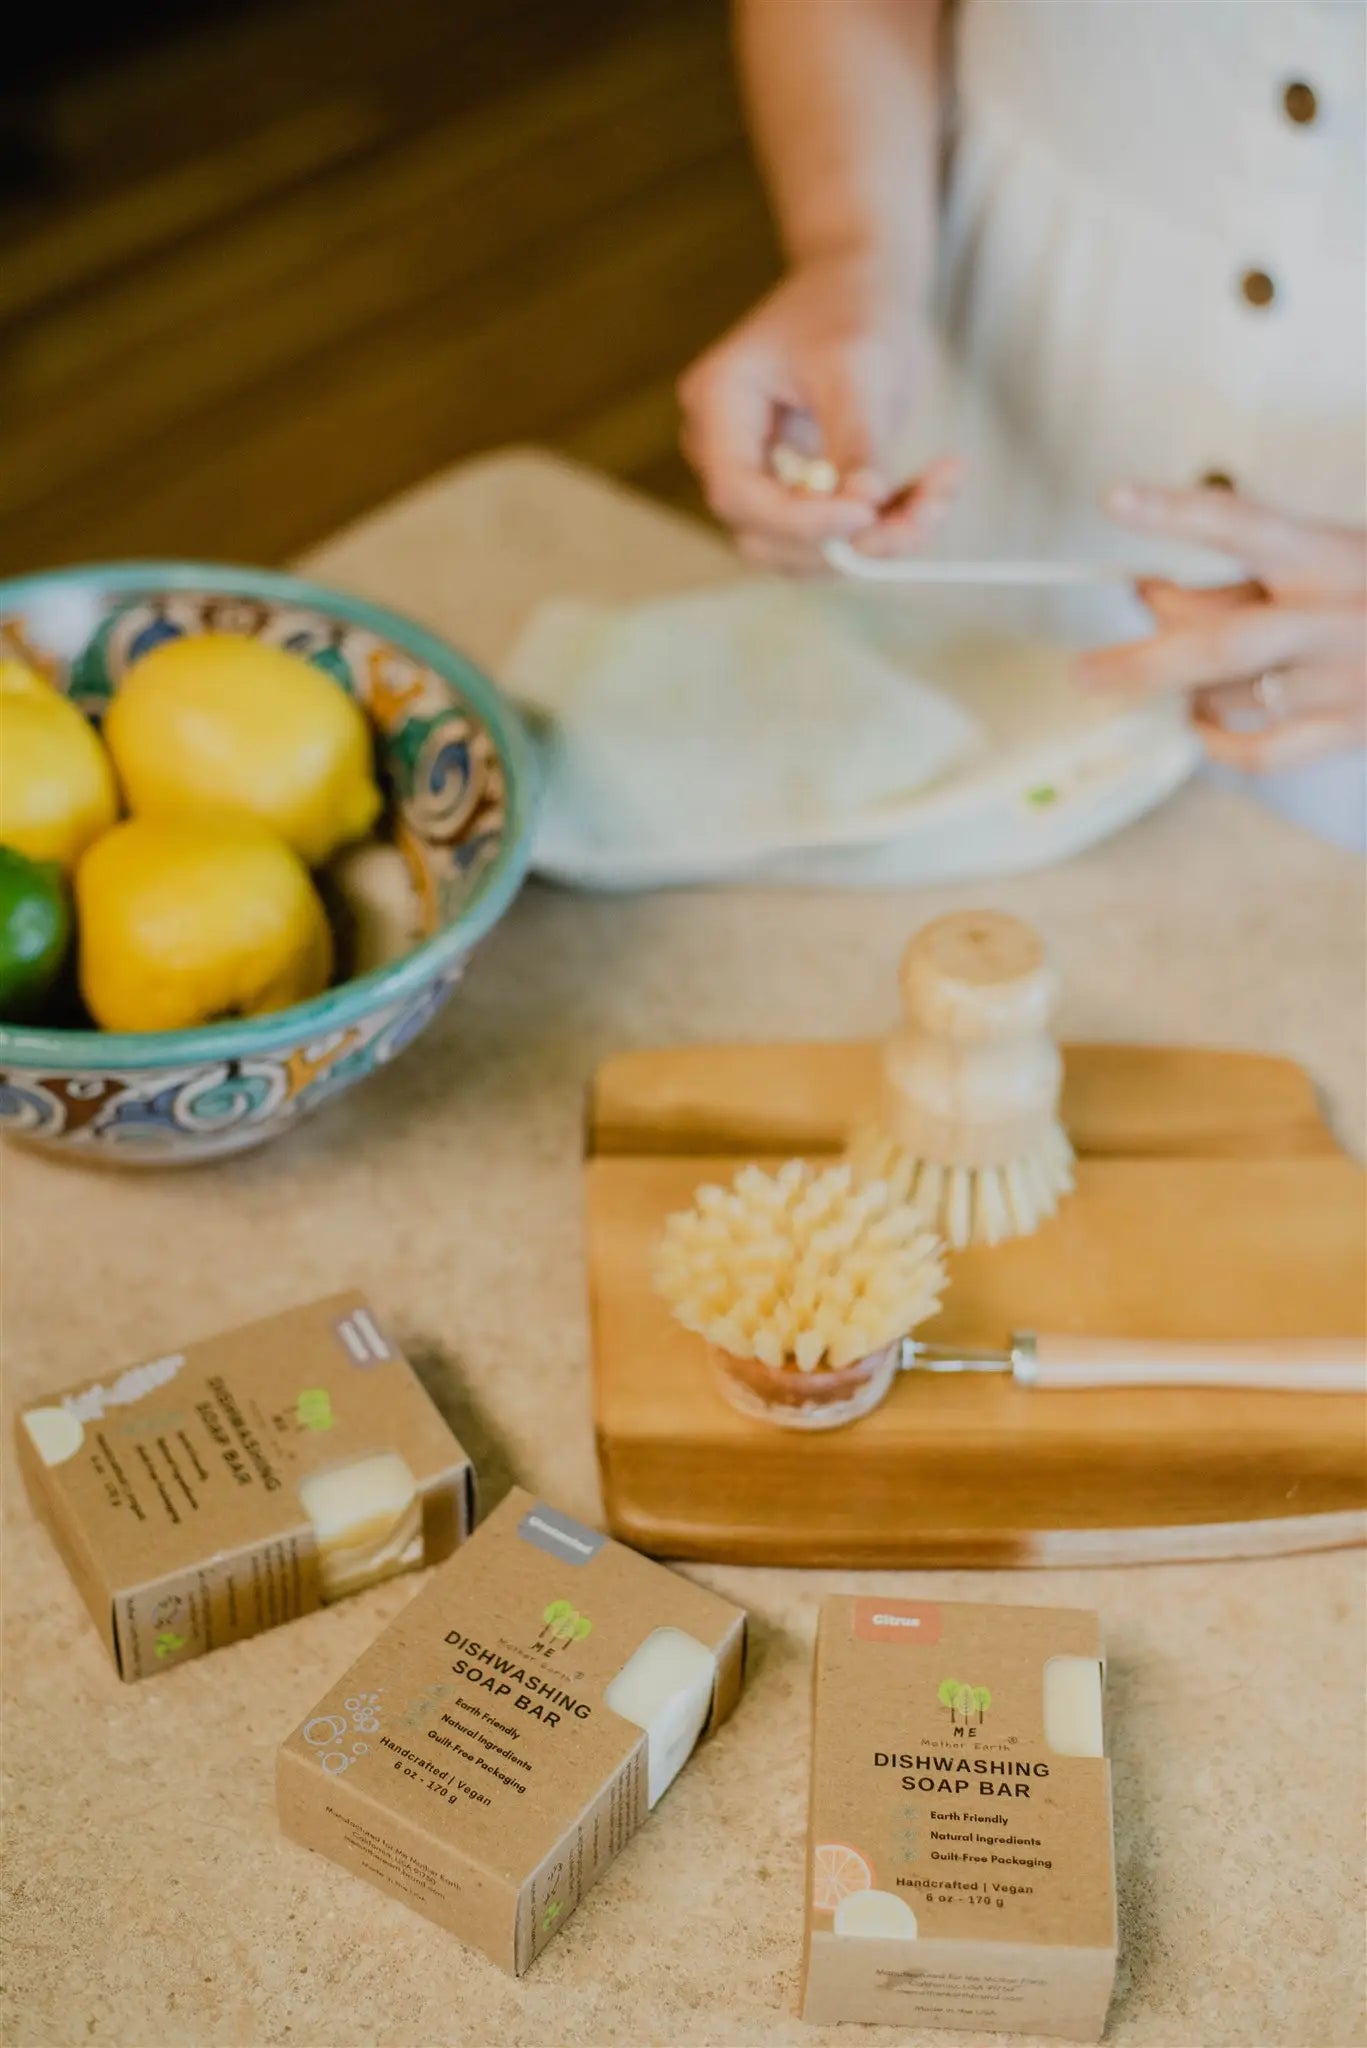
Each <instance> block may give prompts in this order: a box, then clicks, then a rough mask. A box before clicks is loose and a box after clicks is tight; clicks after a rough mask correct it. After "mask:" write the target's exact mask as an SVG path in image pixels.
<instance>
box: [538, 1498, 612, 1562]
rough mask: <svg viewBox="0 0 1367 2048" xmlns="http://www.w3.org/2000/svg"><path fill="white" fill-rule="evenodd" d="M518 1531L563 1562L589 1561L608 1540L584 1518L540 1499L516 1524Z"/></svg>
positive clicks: (540, 1548)
mask: <svg viewBox="0 0 1367 2048" xmlns="http://www.w3.org/2000/svg"><path fill="white" fill-rule="evenodd" d="M517 1533H518V1535H519V1536H520V1537H521V1538H522V1541H523V1542H524V1543H534V1544H535V1545H536V1547H537V1549H538V1550H544V1551H546V1552H547V1553H548V1554H549V1555H550V1556H551V1557H558V1558H559V1560H560V1562H561V1563H562V1564H587V1563H588V1562H589V1560H590V1559H591V1558H595V1557H597V1555H598V1553H599V1551H600V1550H601V1549H602V1547H603V1545H604V1544H605V1543H606V1542H607V1540H608V1539H607V1537H606V1536H602V1535H600V1534H599V1532H598V1530H597V1529H586V1528H585V1527H584V1524H583V1523H582V1522H576V1521H575V1520H574V1519H573V1518H572V1517H571V1516H569V1515H562V1514H561V1513H560V1512H559V1511H558V1509H556V1508H548V1507H547V1506H546V1503H545V1502H544V1501H541V1500H539V1501H538V1502H537V1503H536V1506H535V1507H532V1508H528V1510H527V1512H526V1514H525V1515H524V1516H523V1517H522V1520H521V1521H520V1522H519V1523H518V1525H517Z"/></svg>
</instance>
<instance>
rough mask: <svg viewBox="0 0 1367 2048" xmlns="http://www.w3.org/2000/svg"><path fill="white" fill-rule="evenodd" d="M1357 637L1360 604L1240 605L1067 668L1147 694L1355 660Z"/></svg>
mask: <svg viewBox="0 0 1367 2048" xmlns="http://www.w3.org/2000/svg"><path fill="white" fill-rule="evenodd" d="M1363 640H1364V614H1363V611H1362V609H1361V607H1360V606H1350V605H1337V606H1335V605H1323V606H1315V607H1310V606H1306V607H1298V606H1294V605H1282V604H1254V605H1243V606H1240V607H1238V608H1237V609H1235V610H1233V611H1229V612H1226V613H1221V614H1218V615H1217V616H1215V617H1213V618H1207V619H1205V620H1204V621H1201V622H1198V623H1194V624H1190V625H1183V626H1174V627H1171V628H1169V629H1168V630H1167V631H1164V632H1160V633H1156V634H1154V635H1153V637H1152V638H1151V639H1148V640H1133V641H1127V642H1125V643H1124V644H1122V645H1120V646H1117V647H1099V648H1095V649H1093V650H1092V651H1091V652H1090V653H1087V654H1084V655H1082V656H1081V657H1080V658H1079V660H1078V661H1077V663H1076V665H1075V675H1076V678H1077V681H1078V682H1079V683H1080V685H1081V686H1082V688H1083V689H1086V690H1096V691H1099V692H1101V691H1104V692H1114V693H1115V694H1116V695H1118V696H1128V697H1144V696H1153V695H1157V694H1160V693H1162V692H1165V691H1171V690H1199V689H1203V688H1205V687H1206V686H1207V685H1208V684H1212V683H1224V682H1230V681H1235V680H1239V679H1242V678H1252V677H1254V676H1258V675H1261V674H1262V673H1263V672H1264V670H1266V669H1279V668H1286V667H1299V666H1302V665H1305V664H1307V663H1309V664H1319V663H1324V662H1334V663H1338V662H1342V663H1344V664H1348V663H1356V664H1359V665H1360V664H1361V662H1362V659H1363Z"/></svg>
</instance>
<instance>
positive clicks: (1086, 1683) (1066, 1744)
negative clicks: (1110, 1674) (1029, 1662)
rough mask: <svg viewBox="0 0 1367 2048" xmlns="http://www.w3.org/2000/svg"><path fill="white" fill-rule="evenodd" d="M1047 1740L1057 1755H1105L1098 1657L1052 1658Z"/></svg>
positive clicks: (1047, 1695)
mask: <svg viewBox="0 0 1367 2048" xmlns="http://www.w3.org/2000/svg"><path fill="white" fill-rule="evenodd" d="M1044 1739H1045V1741H1046V1742H1047V1743H1048V1745H1049V1747H1050V1749H1052V1750H1053V1751H1054V1753H1055V1755H1056V1756H1104V1755H1105V1754H1106V1751H1105V1748H1104V1746H1103V1743H1102V1736H1101V1666H1100V1664H1098V1662H1097V1661H1096V1659H1095V1657H1051V1658H1050V1659H1049V1661H1048V1663H1047V1664H1046V1665H1045V1667H1044Z"/></svg>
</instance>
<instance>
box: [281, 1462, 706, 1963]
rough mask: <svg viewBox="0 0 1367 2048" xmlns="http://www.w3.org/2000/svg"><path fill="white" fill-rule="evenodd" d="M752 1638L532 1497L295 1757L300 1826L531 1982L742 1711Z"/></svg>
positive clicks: (292, 1816)
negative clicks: (720, 1730) (533, 1969)
mask: <svg viewBox="0 0 1367 2048" xmlns="http://www.w3.org/2000/svg"><path fill="white" fill-rule="evenodd" d="M744 1633H745V1617H744V1615H743V1614H742V1612H741V1611H740V1609H739V1608H736V1607H733V1606H731V1604H730V1603H729V1602H728V1601H726V1600H722V1599H720V1598H719V1597H718V1596H717V1595H716V1594H714V1593H709V1592H707V1591H705V1590H704V1588H702V1587H701V1586H695V1585H693V1584H692V1583H691V1582H690V1581H689V1580H688V1579H684V1578H681V1577H680V1576H679V1575H678V1574H677V1573H675V1572H672V1571H670V1570H668V1569H667V1567H665V1566H664V1565H659V1564H655V1563H654V1562H653V1561H652V1560H651V1559H649V1558H645V1557H641V1556H640V1555H638V1553H637V1552H636V1551H634V1550H628V1549H627V1548H626V1546H625V1545H623V1544H620V1543H614V1542H613V1541H612V1540H611V1539H610V1538H609V1537H607V1536H603V1535H600V1534H599V1532H598V1531H597V1530H596V1529H590V1528H587V1527H586V1526H585V1525H584V1524H583V1523H581V1522H576V1521H572V1520H571V1518H570V1517H569V1516H568V1515H563V1514H561V1513H559V1512H558V1510H556V1509H555V1508H552V1507H548V1506H547V1505H546V1503H545V1502H544V1501H539V1500H536V1499H534V1498H533V1497H532V1496H531V1495H530V1494H527V1493H523V1492H520V1491H516V1490H515V1491H514V1492H513V1493H512V1494H510V1495H509V1497H508V1498H507V1500H505V1501H503V1502H502V1503H501V1504H500V1506H499V1507H498V1509H497V1510H496V1512H495V1513H494V1514H492V1515H491V1516H490V1517H489V1519H488V1520H487V1521H486V1522H485V1523H484V1524H483V1526H482V1527H481V1528H480V1529H479V1531H478V1532H477V1533H476V1535H475V1536H474V1537H472V1539H471V1540H470V1542H469V1543H467V1544H466V1545H465V1546H464V1548H463V1549H462V1550H460V1551H459V1553H458V1554H457V1555H456V1556H455V1557H453V1558H452V1559H451V1561H450V1563H449V1564H446V1565H444V1566H443V1567H442V1569H441V1570H440V1571H439V1572H438V1573H437V1574H436V1575H435V1577H434V1578H433V1579H432V1580H431V1582H430V1583H429V1584H428V1585H427V1586H425V1587H424V1588H423V1589H422V1591H421V1592H420V1593H419V1594H418V1595H417V1596H416V1598H415V1599H413V1600H411V1601H410V1602H409V1604H408V1605H407V1606H406V1607H405V1608H404V1609H403V1611H402V1613H400V1614H399V1615H398V1617H397V1618H396V1619H395V1620H394V1621H393V1622H391V1623H390V1625H389V1627H388V1628H387V1629H386V1630H385V1631H384V1633H383V1634H382V1635H381V1636H379V1637H378V1638H377V1640H376V1641H375V1642H374V1643H372V1644H371V1646H370V1648H369V1649H368V1650H366V1651H365V1652H364V1654H363V1655H362V1656H361V1657H360V1658H359V1659H358V1660H357V1662H356V1663H355V1664H353V1665H352V1667H351V1669H350V1670H349V1671H348V1672H347V1673H346V1675H345V1676H344V1677H342V1678H340V1679H339V1680H338V1681H337V1683H336V1684H335V1685H334V1686H333V1687H332V1688H331V1689H330V1690H329V1691H328V1692H327V1693H326V1694H325V1695H324V1697H323V1698H322V1699H321V1700H320V1701H319V1702H318V1705H317V1706H316V1707H315V1708H314V1709H313V1711H312V1713H310V1714H309V1716H308V1718H307V1719H306V1720H305V1721H304V1722H303V1724H302V1725H301V1726H300V1727H299V1728H297V1729H296V1730H295V1732H294V1734H293V1735H291V1736H290V1738H289V1740H288V1741H287V1742H286V1743H285V1744H284V1746H283V1748H282V1749H281V1751H280V1755H279V1761H278V1766H277V1772H276V1793H277V1799H278V1804H279V1809H280V1822H281V1826H282V1828H283V1829H284V1831H285V1833H286V1834H287V1835H290V1836H292V1837H293V1838H294V1839H295V1840H296V1841H298V1842H302V1843H303V1844H304V1845H305V1847H307V1848H311V1849H318V1850H320V1851H321V1852H322V1853H323V1854H324V1855H325V1856H329V1857H331V1858H332V1859H333V1860H334V1861H335V1862H337V1863H340V1864H342V1865H343V1866H344V1867H345V1868H346V1869H348V1870H351V1871H354V1872H356V1873H358V1874H359V1875H360V1876H362V1877H366V1878H368V1879H369V1880H370V1882H371V1883H372V1884H374V1885H378V1886H379V1888H380V1889H381V1890H382V1891H384V1892H387V1893H389V1894H390V1895H391V1896H392V1897H394V1898H397V1899H401V1900H403V1901H404V1902H405V1904H407V1905H410V1906H413V1907H415V1908H416V1909H417V1911H418V1912H420V1913H425V1914H426V1915H427V1917H428V1918H429V1919H430V1920H435V1921H436V1922H437V1924H438V1925H439V1926H441V1927H444V1928H446V1929H448V1930H449V1931H450V1932H451V1933H452V1934H455V1935H457V1936H458V1937H459V1939H460V1940H461V1941H464V1942H467V1943H468V1944H469V1945H470V1946H471V1947H472V1948H477V1949H480V1950H482V1951H483V1953H484V1954H485V1955H486V1956H488V1957H489V1958H490V1960H491V1961H493V1962H495V1963H497V1964H498V1965H499V1966H500V1968H502V1969H505V1970H508V1971H511V1972H512V1973H513V1974H514V1975H516V1976H520V1975H521V1974H522V1972H523V1971H524V1970H525V1969H526V1968H527V1966H528V1965H529V1964H530V1963H531V1962H532V1961H533V1960H534V1959H535V1957H536V1956H537V1955H539V1954H540V1952H541V1950H542V1949H543V1948H544V1947H545V1945H546V1943H547V1942H548V1941H549V1940H550V1939H551V1938H552V1936H553V1935H554V1934H555V1933H557V1932H558V1930H559V1929H560V1928H561V1927H562V1926H563V1925H564V1924H565V1922H566V1920H567V1919H568V1918H569V1916H570V1914H571V1913H572V1912H573V1911H574V1908H575V1907H576V1906H577V1905H578V1903H579V1901H580V1899H581V1898H582V1897H583V1895H584V1893H585V1892H586V1891H588V1889H589V1887H590V1886H591V1885H592V1884H594V1883H595V1882H596V1881H597V1879H598V1878H599V1877H600V1876H601V1875H602V1873H603V1871H604V1869H605V1868H606V1867H607V1865H608V1864H609V1863H610V1862H611V1860H612V1858H613V1857H614V1856H615V1855H616V1854H617V1852H618V1850H619V1849H621V1848H622V1847H623V1845H624V1844H625V1843H626V1842H627V1841H628V1840H629V1839H630V1837H631V1836H632V1835H633V1834H634V1833H635V1831H636V1829H637V1828H638V1827H639V1826H640V1825H641V1822H642V1821H643V1820H644V1819H645V1817H646V1814H647V1812H648V1811H649V1809H650V1807H652V1806H653V1805H654V1804H655V1801H656V1800H657V1799H658V1798H659V1797H660V1795H661V1793H663V1792H664V1791H665V1789H666V1788H667V1787H668V1785H669V1784H670V1783H671V1782H672V1780H673V1778H674V1777H675V1776H676V1775H677V1773H678V1771H679V1770H680V1768H681V1767H682V1765H683V1764H684V1763H685V1762H686V1761H687V1759H688V1757H689V1756H690V1754H691V1753H692V1750H693V1748H694V1745H695V1744H696V1742H697V1741H698V1740H699V1738H700V1737H701V1736H703V1735H704V1734H706V1733H708V1732H710V1731H711V1730H712V1729H713V1728H715V1727H717V1726H718V1725H719V1724H720V1723H721V1722H722V1721H724V1720H725V1718H726V1716H727V1715H728V1714H729V1713H730V1712H731V1709H732V1707H733V1706H734V1705H735V1702H736V1699H737V1697H738V1695H739V1691H740V1685H741V1667H742V1661H743V1648H744Z"/></svg>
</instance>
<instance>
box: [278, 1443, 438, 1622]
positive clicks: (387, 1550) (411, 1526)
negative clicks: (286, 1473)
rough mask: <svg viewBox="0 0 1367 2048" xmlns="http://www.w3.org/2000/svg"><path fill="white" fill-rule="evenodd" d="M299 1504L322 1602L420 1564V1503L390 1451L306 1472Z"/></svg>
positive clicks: (412, 1483)
mask: <svg viewBox="0 0 1367 2048" xmlns="http://www.w3.org/2000/svg"><path fill="white" fill-rule="evenodd" d="M299 1499H300V1503H301V1505H302V1507H303V1510H304V1513H305V1514H306V1515H307V1516H308V1518H309V1521H310V1522H311V1523H312V1524H313V1533H314V1536H315V1538H316V1539H317V1543H318V1565H319V1574H320V1578H321V1582H322V1595H323V1598H324V1599H325V1600H337V1599H340V1598H341V1596H342V1595H343V1594H345V1593H354V1592H357V1591H358V1590H359V1589H360V1588H361V1587H362V1586H369V1585H373V1584H374V1583H375V1582H376V1581H377V1580H378V1579H387V1578H390V1577H392V1576H393V1574H394V1573H395V1572H400V1571H408V1570H409V1569H410V1568H411V1567H412V1566H413V1565H416V1564H421V1562H422V1544H423V1532H422V1503H421V1501H420V1500H419V1498H418V1488H417V1482H416V1481H415V1480H414V1477H413V1474H412V1473H411V1472H410V1470H409V1468H408V1466H407V1465H406V1464H405V1462H404V1460H403V1459H402V1458H401V1457H399V1455H398V1453H397V1452H396V1451H374V1452H372V1453H371V1455H370V1456H369V1457H365V1458H356V1459H354V1460H353V1461H352V1462H351V1464H349V1465H334V1466H332V1467H331V1468H330V1469H329V1470H328V1471H325V1472H311V1473H310V1474H309V1475H308V1477H307V1478H305V1479H301V1480H300V1482H299Z"/></svg>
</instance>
